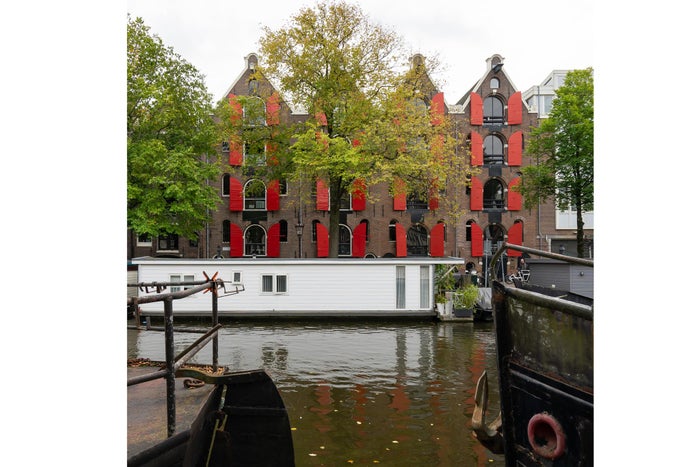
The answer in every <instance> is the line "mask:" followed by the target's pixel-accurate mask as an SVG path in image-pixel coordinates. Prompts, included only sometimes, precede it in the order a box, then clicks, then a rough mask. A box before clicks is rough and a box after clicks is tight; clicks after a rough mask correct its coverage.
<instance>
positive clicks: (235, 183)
mask: <svg viewBox="0 0 700 467" xmlns="http://www.w3.org/2000/svg"><path fill="white" fill-rule="evenodd" d="M228 180H229V185H228V187H229V188H228V192H229V197H228V209H229V211H242V210H243V184H242V183H241V181H240V180H238V179H237V178H234V177H229V179H228Z"/></svg>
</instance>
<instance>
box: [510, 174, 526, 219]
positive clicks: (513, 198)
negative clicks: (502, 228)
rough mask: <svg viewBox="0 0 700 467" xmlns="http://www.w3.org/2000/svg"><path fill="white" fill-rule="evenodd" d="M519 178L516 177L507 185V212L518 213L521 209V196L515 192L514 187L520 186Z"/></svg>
mask: <svg viewBox="0 0 700 467" xmlns="http://www.w3.org/2000/svg"><path fill="white" fill-rule="evenodd" d="M521 180H522V179H521V178H520V177H517V178H514V179H513V180H511V181H510V183H508V205H507V206H508V210H509V211H520V210H521V209H522V208H523V195H522V194H520V193H518V192H517V191H515V189H514V188H515V186H516V185H518V184H520V182H521Z"/></svg>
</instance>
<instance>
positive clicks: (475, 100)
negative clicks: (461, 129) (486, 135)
mask: <svg viewBox="0 0 700 467" xmlns="http://www.w3.org/2000/svg"><path fill="white" fill-rule="evenodd" d="M469 100H470V106H471V117H470V119H469V121H470V123H471V124H472V125H483V124H484V101H483V100H482V99H481V96H480V95H478V94H477V93H475V92H473V93H471V97H470V98H469Z"/></svg>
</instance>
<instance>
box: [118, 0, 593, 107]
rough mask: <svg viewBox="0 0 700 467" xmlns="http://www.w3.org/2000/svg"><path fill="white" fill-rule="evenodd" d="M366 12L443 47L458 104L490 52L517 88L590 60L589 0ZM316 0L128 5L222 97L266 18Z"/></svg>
mask: <svg viewBox="0 0 700 467" xmlns="http://www.w3.org/2000/svg"><path fill="white" fill-rule="evenodd" d="M353 3H356V4H358V5H359V6H360V7H361V8H362V10H363V11H364V12H365V13H366V14H367V15H368V16H369V18H370V20H371V21H372V22H375V23H380V24H382V25H384V26H385V27H388V28H391V29H394V30H395V31H396V32H397V33H398V34H399V35H400V36H401V37H402V38H403V40H404V42H405V44H406V46H407V48H408V49H409V52H410V53H416V52H420V53H422V54H423V55H426V56H431V55H437V56H438V58H439V59H440V63H441V65H442V70H441V71H440V72H439V73H437V74H436V75H434V76H433V78H434V80H435V81H436V82H437V83H440V84H442V86H441V90H442V91H444V92H445V100H446V102H447V103H448V104H454V103H455V102H457V100H458V99H459V98H460V97H462V96H463V95H464V93H465V92H466V91H467V90H468V89H469V88H470V87H471V86H472V85H473V84H474V83H475V82H476V81H477V80H478V79H479V78H480V77H481V76H482V75H483V74H484V72H485V71H486V59H487V58H488V57H490V56H491V55H493V54H500V55H501V56H503V57H504V58H505V64H504V69H505V71H506V73H507V74H508V76H510V78H511V79H512V80H513V84H514V85H515V86H516V88H517V89H518V90H521V91H525V90H526V89H528V88H529V87H530V86H534V85H537V84H540V83H541V82H542V80H543V79H544V78H545V77H546V76H547V74H549V72H551V71H552V70H554V69H580V68H586V67H589V66H592V67H594V68H595V63H594V58H593V42H592V41H591V35H592V29H593V28H592V25H593V5H592V1H591V0H579V1H575V2H572V1H561V0H529V1H522V0H502V1H500V2H497V3H494V2H485V1H473V2H470V1H455V0H429V1H418V0H405V1H399V2H397V1H385V0H359V1H357V2H353ZM315 4H316V2H315V1H311V0H260V1H250V2H248V1H242V2H238V1H231V0H203V1H200V2H193V1H192V0H128V1H127V11H128V13H130V14H131V15H132V16H133V17H141V18H143V20H144V21H145V23H146V24H147V25H148V26H150V27H151V32H152V33H154V34H157V35H159V36H160V37H161V39H163V41H164V43H165V44H166V45H169V46H172V47H173V48H174V50H175V51H176V52H177V53H178V54H180V55H181V56H182V57H183V58H184V59H185V60H187V61H188V62H190V63H191V64H193V65H194V66H195V67H196V68H197V69H198V70H199V71H200V72H201V73H203V74H204V75H205V76H206V84H207V87H208V89H209V92H210V93H211V94H212V95H213V97H214V99H215V100H218V99H219V98H221V97H222V96H223V95H224V94H225V93H226V91H227V90H228V87H229V86H230V85H231V84H232V82H233V80H234V79H235V78H236V77H237V76H238V74H239V73H240V72H241V71H242V70H243V67H244V57H245V56H246V55H247V54H249V53H251V52H257V51H258V39H259V38H260V37H261V35H262V27H263V26H268V27H270V28H272V29H273V30H274V29H278V28H280V27H282V26H284V25H285V23H286V22H287V21H288V20H289V19H290V18H291V17H292V16H293V15H295V14H296V13H297V12H298V11H299V10H300V9H301V8H302V7H305V6H313V5H315Z"/></svg>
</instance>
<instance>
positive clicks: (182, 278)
mask: <svg viewBox="0 0 700 467" xmlns="http://www.w3.org/2000/svg"><path fill="white" fill-rule="evenodd" d="M168 277H170V279H169V280H168V282H186V281H191V282H194V279H195V277H194V274H182V275H181V274H169V275H168ZM192 287H194V286H193V285H184V286H183V285H171V286H170V292H180V291H182V290H187V289H191V288H192Z"/></svg>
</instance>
